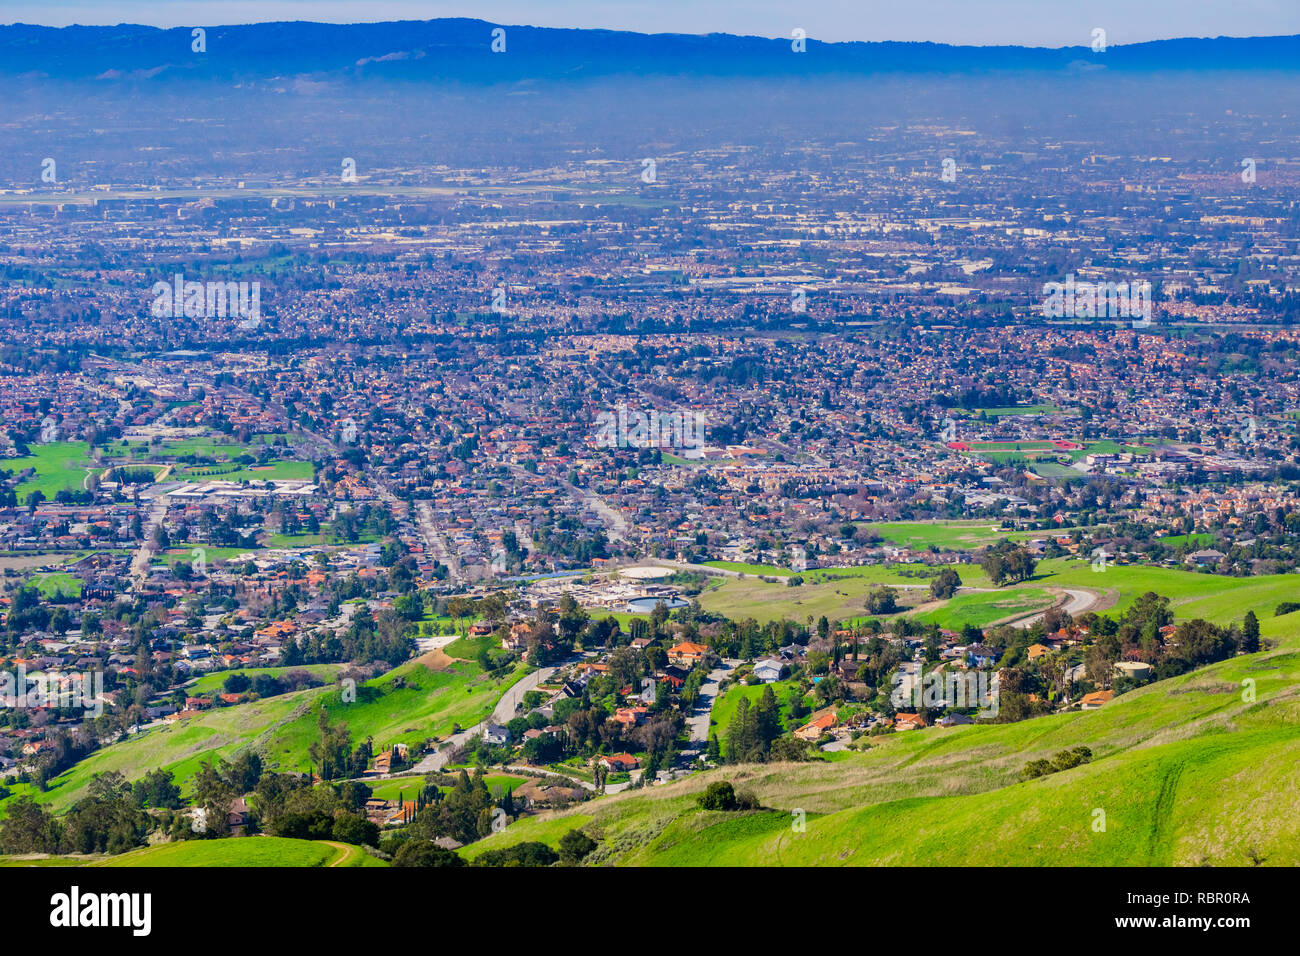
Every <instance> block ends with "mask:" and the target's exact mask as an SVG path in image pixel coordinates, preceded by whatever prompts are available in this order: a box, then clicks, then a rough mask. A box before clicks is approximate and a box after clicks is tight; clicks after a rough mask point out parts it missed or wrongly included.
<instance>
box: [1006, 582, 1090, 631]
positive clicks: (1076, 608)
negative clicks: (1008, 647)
mask: <svg viewBox="0 0 1300 956" xmlns="http://www.w3.org/2000/svg"><path fill="white" fill-rule="evenodd" d="M1064 590H1065V596H1066V601H1065V603H1064V604H1058V605H1056V607H1059V608H1060V609H1061V610H1063V611H1067V612H1069V614H1070V616H1071V617H1073V616H1075V615H1078V614H1083V613H1084V612H1085V611H1091V610H1092V609H1093V608H1094V607H1096V606H1097V602H1098V601H1100V600H1101V595H1100V594H1096V593H1094V592H1092V591H1082V590H1079V589H1076V588H1065V589H1064ZM1050 610H1051V608H1047V610H1044V611H1039V612H1038V613H1037V614H1031V615H1030V616H1029V617H1023V618H1021V619H1020V620H1018V621H1014V622H1012V627H1022V628H1024V627H1033V626H1034V625H1035V624H1037V623H1038V622H1039V621H1041V620H1042V619H1043V615H1044V614H1046V613H1047V611H1050Z"/></svg>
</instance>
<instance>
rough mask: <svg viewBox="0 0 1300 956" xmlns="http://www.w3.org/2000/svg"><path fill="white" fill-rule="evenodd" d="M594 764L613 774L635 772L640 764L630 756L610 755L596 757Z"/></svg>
mask: <svg viewBox="0 0 1300 956" xmlns="http://www.w3.org/2000/svg"><path fill="white" fill-rule="evenodd" d="M596 763H598V764H601V765H603V766H605V767H606V768H608V769H609V770H613V771H615V772H617V771H620V770H635V769H636V768H637V767H639V766H640V763H639V762H638V761H637V759H636V758H635V757H633V756H632V755H631V754H610V755H609V756H607V757H598V758H597V759H596Z"/></svg>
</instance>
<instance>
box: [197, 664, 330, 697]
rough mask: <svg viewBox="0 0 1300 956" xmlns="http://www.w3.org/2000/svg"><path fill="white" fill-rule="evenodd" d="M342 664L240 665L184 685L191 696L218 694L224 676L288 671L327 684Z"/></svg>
mask: <svg viewBox="0 0 1300 956" xmlns="http://www.w3.org/2000/svg"><path fill="white" fill-rule="evenodd" d="M344 666H345V665H343V664H299V665H298V666H296V667H241V668H239V669H238V670H231V671H213V672H212V673H210V674H204V675H203V676H202V677H200V678H199V679H198V680H197V681H195V682H194V683H193V684H188V685H186V687H185V691H186V693H188V694H189V695H190V696H191V697H199V696H202V695H203V694H213V693H217V694H219V693H221V692H222V685H223V684H225V682H226V678H227V677H231V676H232V675H234V674H243V675H244V676H245V677H256V676H257V675H258V674H270V675H271V676H272V677H283V676H284V675H285V674H287V673H289V672H290V671H306V672H307V673H308V674H311V675H312V676H313V677H319V678H320V679H321V680H323V681H325V683H327V684H328V683H330V682H331V681H333V680H334V677H335V675H336V674H338V672H339V671H341V670H343V668H344Z"/></svg>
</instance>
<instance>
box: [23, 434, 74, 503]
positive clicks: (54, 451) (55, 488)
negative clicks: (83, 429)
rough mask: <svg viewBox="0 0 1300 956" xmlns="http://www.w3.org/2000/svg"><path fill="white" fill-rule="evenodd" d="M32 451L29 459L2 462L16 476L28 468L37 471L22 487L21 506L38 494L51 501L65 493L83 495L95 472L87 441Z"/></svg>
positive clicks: (63, 442) (68, 442)
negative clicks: (90, 476)
mask: <svg viewBox="0 0 1300 956" xmlns="http://www.w3.org/2000/svg"><path fill="white" fill-rule="evenodd" d="M30 450H31V454H30V455H28V456H27V457H25V458H6V459H4V460H3V461H0V468H4V469H5V470H6V471H12V472H13V473H14V474H15V475H16V474H18V473H19V472H20V471H23V470H24V469H26V468H34V469H35V474H34V475H32V477H30V478H28V479H27V480H26V481H24V482H23V483H22V484H20V485H19V486H18V500H19V502H26V501H27V499H28V498H30V497H31V496H32V493H33V492H35V491H39V492H41V493H42V494H44V495H45V497H46V498H47V499H53V498H54V496H55V495H56V494H58V493H59V492H60V491H63V490H65V489H71V490H74V491H80V490H81V488H82V486H83V485H84V483H85V480H86V476H87V475H89V474H90V473H91V472H92V471H94V470H95V469H94V468H93V464H92V462H91V460H90V446H89V445H88V444H87V443H86V442H84V441H61V442H51V443H49V444H48V445H32V446H31V447H30Z"/></svg>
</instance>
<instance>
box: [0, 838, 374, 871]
mask: <svg viewBox="0 0 1300 956" xmlns="http://www.w3.org/2000/svg"><path fill="white" fill-rule="evenodd" d="M387 865H388V864H387V863H385V862H384V861H383V860H380V859H376V858H375V857H373V856H371V855H370V854H368V853H366V852H365V851H364V850H362V849H361V848H360V847H357V846H350V845H348V844H346V843H335V842H333V841H316V840H288V839H285V838H283V837H247V838H242V839H229V840H186V841H184V842H181V843H163V844H160V845H158V846H149V847H143V848H141V849H139V850H132V851H131V852H130V853H123V854H121V855H120V856H105V857H84V856H83V857H49V856H38V857H0V866H96V867H132V868H134V867H173V866H176V867H187V866H342V867H351V866H387Z"/></svg>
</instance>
